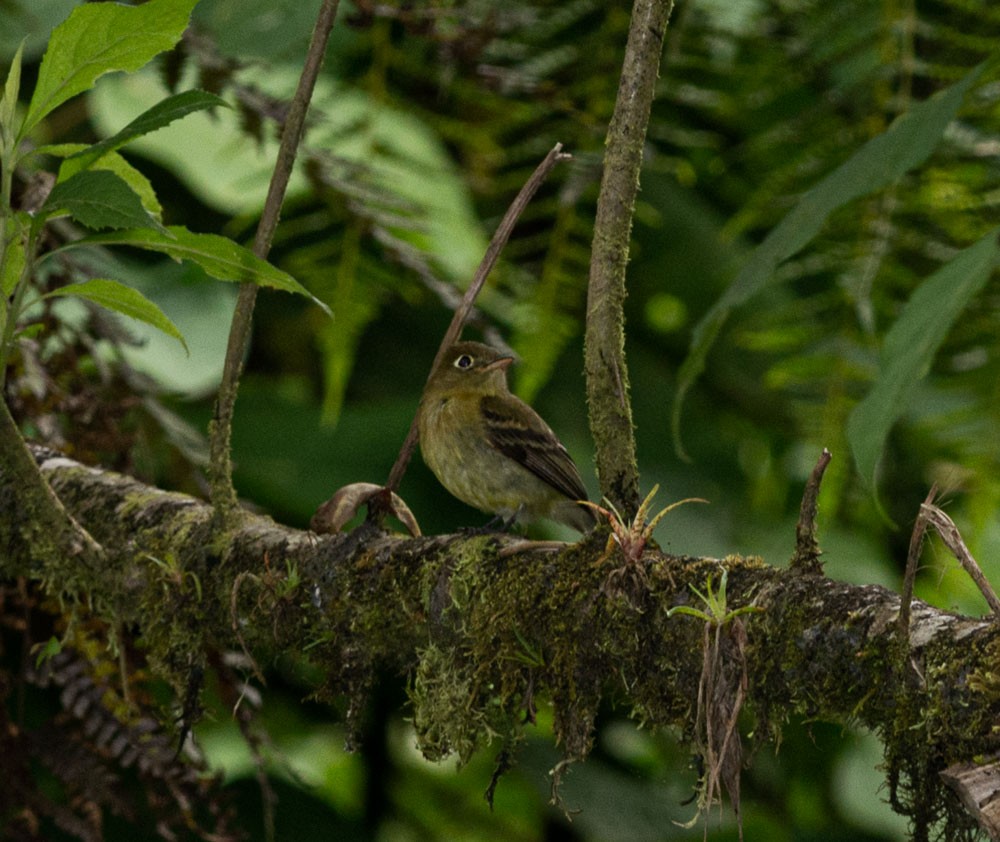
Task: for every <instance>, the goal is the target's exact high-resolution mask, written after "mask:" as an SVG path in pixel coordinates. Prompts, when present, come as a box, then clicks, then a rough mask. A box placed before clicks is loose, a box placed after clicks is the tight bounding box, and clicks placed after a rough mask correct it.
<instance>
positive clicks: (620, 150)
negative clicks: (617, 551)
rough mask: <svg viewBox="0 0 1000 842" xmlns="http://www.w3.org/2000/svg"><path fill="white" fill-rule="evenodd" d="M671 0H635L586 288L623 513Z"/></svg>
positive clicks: (604, 443) (603, 431)
mask: <svg viewBox="0 0 1000 842" xmlns="http://www.w3.org/2000/svg"><path fill="white" fill-rule="evenodd" d="M672 8H673V0H636V1H635V4H634V5H633V7H632V22H631V25H630V27H629V34H628V43H627V45H626V48H625V59H624V62H623V65H622V73H621V79H620V80H619V83H618V98H617V100H616V101H615V110H614V114H613V115H612V117H611V124H610V125H609V126H608V137H607V142H606V145H605V148H606V152H605V156H604V173H603V176H602V178H601V191H600V194H599V196H598V199H597V216H596V219H595V221H594V241H593V247H592V249H591V258H590V281H589V285H588V289H587V331H586V339H585V343H584V344H585V358H586V372H587V404H588V409H589V413H588V414H589V417H590V431H591V434H592V435H593V438H594V448H595V462H596V464H597V476H598V479H599V480H600V484H601V493H602V494H603V496H604V497H606V498H607V499H608V500H610V501H611V502H612V503H613V504H614V506H615V508H617V509H618V511H620V512H621V513H622V514H623V515H625V516H626V517H631V515H633V514H634V513H635V512H636V510H637V509H638V507H639V469H638V466H637V464H636V455H635V433H634V430H633V425H632V406H631V402H630V399H629V379H628V368H627V367H626V365H625V317H624V312H623V310H624V304H625V267H626V265H627V263H628V254H629V241H630V236H631V232H632V215H633V213H634V211H635V199H636V194H637V193H638V190H639V170H640V168H641V165H642V152H643V146H644V144H645V139H646V127H647V125H648V123H649V113H650V109H651V107H652V102H653V94H654V92H655V89H656V77H657V74H658V72H659V66H660V57H661V55H662V53H663V38H664V34H665V33H666V28H667V21H668V20H669V18H670V12H671V10H672Z"/></svg>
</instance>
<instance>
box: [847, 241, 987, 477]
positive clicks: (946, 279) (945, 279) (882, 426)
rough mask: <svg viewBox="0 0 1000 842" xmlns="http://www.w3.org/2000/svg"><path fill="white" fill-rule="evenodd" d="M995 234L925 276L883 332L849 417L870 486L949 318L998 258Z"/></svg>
mask: <svg viewBox="0 0 1000 842" xmlns="http://www.w3.org/2000/svg"><path fill="white" fill-rule="evenodd" d="M998 235H1000V228H994V229H993V230H992V231H990V232H989V233H988V234H987V235H986V236H985V237H983V238H982V239H981V240H979V241H978V242H977V243H975V244H974V245H971V246H969V247H968V248H967V249H964V250H963V251H960V252H959V253H958V254H957V255H956V256H955V257H953V258H952V259H951V260H950V261H949V262H948V263H946V264H944V266H942V267H941V268H940V269H938V270H937V271H936V272H935V273H934V274H933V275H931V276H930V277H929V278H927V279H926V280H924V281H923V283H921V284H920V286H919V287H918V288H917V290H916V292H914V293H913V296H912V297H911V298H910V300H909V302H908V303H907V305H906V307H905V308H904V309H903V312H902V313H901V314H900V316H899V318H898V319H897V320H896V322H895V323H894V324H893V326H892V327H891V328H890V329H889V332H888V333H887V334H886V337H885V344H884V346H883V348H882V358H881V363H880V366H879V374H878V379H877V380H876V381H875V385H874V386H873V387H872V390H871V391H870V392H869V393H868V394H867V395H866V396H865V398H864V400H862V401H861V403H859V404H858V405H857V406H856V407H855V408H854V411H853V412H852V413H851V416H850V418H849V419H848V421H847V437H848V440H849V441H850V444H851V450H852V451H853V453H854V461H855V463H856V464H857V466H858V471H859V472H860V473H861V476H862V477H863V478H864V480H865V482H867V483H868V484H869V485H870V486H871V487H873V488H874V485H875V470H876V468H877V466H878V459H879V456H880V455H881V453H882V447H883V445H884V444H885V440H886V437H887V436H888V435H889V430H890V428H891V427H892V425H893V424H894V423H895V422H896V420H897V419H898V418H899V417H900V416H901V415H902V414H903V412H904V411H905V410H906V408H907V399H908V397H909V396H911V395H912V394H913V392H914V387H915V386H916V384H917V382H918V381H919V380H921V379H922V378H923V377H924V376H925V375H926V374H927V371H928V370H929V369H930V365H931V362H932V361H933V360H934V355H935V354H936V353H937V350H938V348H939V347H940V346H941V343H942V342H943V341H944V338H945V336H947V334H948V330H949V328H950V327H951V325H952V323H953V322H954V321H955V319H956V318H957V317H958V315H959V313H961V312H962V310H963V309H964V308H965V307H966V305H968V303H969V301H970V300H971V299H972V297H973V296H974V295H976V293H978V292H979V291H980V290H981V289H982V288H983V287H984V286H985V284H986V282H987V281H988V280H989V278H990V275H991V273H992V271H993V267H994V266H995V265H996V263H997V260H998V258H1000V243H998V242H997V237H998Z"/></svg>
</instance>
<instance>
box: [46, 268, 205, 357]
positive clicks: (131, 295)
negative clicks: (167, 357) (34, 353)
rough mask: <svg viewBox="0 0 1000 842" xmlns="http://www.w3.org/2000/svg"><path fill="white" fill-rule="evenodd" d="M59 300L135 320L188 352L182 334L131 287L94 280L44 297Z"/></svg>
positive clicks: (71, 285)
mask: <svg viewBox="0 0 1000 842" xmlns="http://www.w3.org/2000/svg"><path fill="white" fill-rule="evenodd" d="M59 296H75V297H76V298H85V299H86V300H87V301H92V302H94V303H95V304H100V305H101V306H102V307H107V308H108V309H109V310H114V311H115V312H116V313H121V314H122V315H124V316H130V317H131V318H133V319H138V320H139V321H140V322H145V323H146V324H148V325H152V326H153V327H155V328H156V329H157V330H162V331H163V332H164V333H165V334H167V335H168V336H172V337H173V338H174V339H176V340H177V341H178V342H180V343H181V345H183V346H184V350H185V351H187V350H188V346H187V342H185V341H184V337H183V336H182V335H181V332H180V331H179V330H178V329H177V326H176V325H175V324H174V323H173V322H172V321H170V319H169V318H167V315H166V314H165V313H164V312H163V311H162V310H161V309H160V308H159V307H157V306H156V305H155V304H154V303H153V302H152V301H150V300H149V299H148V298H146V296H144V295H143V294H142V293H141V292H139V291H138V290H135V289H132V287H129V286H125V284H123V283H120V282H118V281H113V280H110V279H108V278H93V279H92V280H89V281H82V282H81V283H78V284H70V285H69V286H64V287H60V288H59V289H56V290H53V291H52V292H50V293H48V294H47V295H46V296H45V297H46V298H53V297H59Z"/></svg>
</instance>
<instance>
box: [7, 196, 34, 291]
mask: <svg viewBox="0 0 1000 842" xmlns="http://www.w3.org/2000/svg"><path fill="white" fill-rule="evenodd" d="M10 220H11V222H10V223H9V224H10V225H11V226H12V228H11V230H9V231H8V233H7V236H8V240H7V246H6V253H5V255H4V264H3V276H2V277H0V290H2V292H3V297H4V300H5V301H6V299H7V298H8V297H9V296H10V295H12V294H13V293H14V289H15V287H17V283H18V281H20V280H21V273H22V272H23V271H24V262H25V252H26V249H27V247H28V242H27V240H28V238H27V231H28V228H29V227H30V226H31V218H30V217H29V216H28V215H27V214H26V213H25V212H24V211H19V212H17V213H15V214H13V215H12V216H11V217H10Z"/></svg>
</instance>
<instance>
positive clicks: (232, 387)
mask: <svg viewBox="0 0 1000 842" xmlns="http://www.w3.org/2000/svg"><path fill="white" fill-rule="evenodd" d="M338 5H339V0H323V3H322V5H321V6H320V10H319V15H318V16H317V18H316V26H315V28H314V30H313V34H312V40H311V41H310V43H309V50H308V52H307V53H306V60H305V64H304V65H303V68H302V75H301V76H300V77H299V85H298V88H297V89H296V91H295V96H294V97H293V98H292V103H291V106H290V108H289V110H288V118H287V119H286V121H285V125H284V127H283V129H282V133H281V145H280V147H279V149H278V159H277V161H276V162H275V165H274V172H273V173H272V174H271V183H270V185H269V187H268V191H267V199H266V200H265V202H264V210H263V212H262V213H261V217H260V222H259V223H258V225H257V233H256V236H255V237H254V244H253V252H254V254H255V255H257V257H259V258H260V259H261V260H266V259H267V255H268V252H270V250H271V240H272V239H273V237H274V231H275V228H277V226H278V217H279V216H280V214H281V205H282V203H283V201H284V198H285V190H286V189H287V187H288V180H289V178H290V177H291V174H292V167H293V165H294V163H295V155H296V152H297V151H298V146H299V142H300V141H301V140H302V135H303V133H304V130H305V118H306V111H307V110H308V108H309V101H310V99H312V93H313V89H314V88H315V86H316V79H317V77H318V76H319V71H320V67H321V66H322V64H323V56H324V54H325V53H326V45H327V41H328V40H329V38H330V30H331V29H332V28H333V21H334V18H335V17H336V16H337V7H338ZM256 300H257V286H256V284H253V283H249V282H245V283H243V284H241V285H240V293H239V297H238V299H237V302H236V311H235V312H234V313H233V323H232V325H231V326H230V329H229V343H228V345H227V347H226V361H225V367H224V369H223V374H222V383H221V384H220V385H219V396H218V398H217V400H216V403H215V411H214V413H213V415H212V423H211V425H210V432H211V444H210V454H211V455H210V465H209V473H210V476H211V484H212V505H213V507H214V508H215V513H216V517H217V518H222V519H227V518H228V517H230V515H231V514H232V512H233V511H234V510H235V509H236V490H235V488H234V487H233V463H232V455H231V453H230V444H231V442H230V439H231V434H232V426H233V409H234V407H235V405H236V390H237V388H238V385H239V379H240V374H241V373H242V371H243V361H244V359H245V358H246V353H247V349H248V348H249V345H250V327H251V321H252V318H253V308H254V302H255V301H256Z"/></svg>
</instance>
